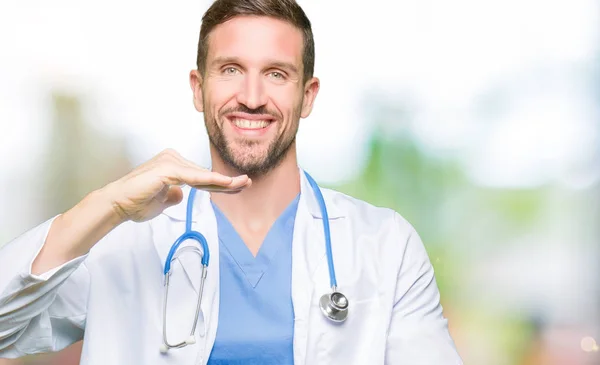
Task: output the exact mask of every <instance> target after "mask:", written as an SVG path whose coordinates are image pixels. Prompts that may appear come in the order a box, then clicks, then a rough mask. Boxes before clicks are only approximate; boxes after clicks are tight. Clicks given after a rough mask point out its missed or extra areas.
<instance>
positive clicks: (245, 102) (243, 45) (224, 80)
mask: <svg viewBox="0 0 600 365" xmlns="http://www.w3.org/2000/svg"><path fill="white" fill-rule="evenodd" d="M302 53H303V36H302V32H301V31H300V30H299V29H297V28H295V27H294V26H293V25H291V24H288V23H286V22H284V21H280V20H277V19H273V18H268V17H235V18H233V19H231V20H229V21H227V22H226V23H223V24H220V25H218V26H217V27H215V28H214V29H213V30H212V32H211V33H210V35H209V47H208V53H207V59H206V71H205V72H204V74H203V75H200V74H199V72H198V71H192V72H191V73H190V82H191V86H192V90H193V91H194V105H195V106H196V109H197V110H198V111H200V112H203V113H204V121H205V124H206V129H207V131H208V136H209V139H210V142H211V149H212V150H213V152H215V153H213V159H214V158H215V157H218V158H220V160H221V161H222V162H223V163H224V164H225V165H227V166H228V167H229V168H232V169H234V170H235V171H237V172H239V173H240V174H247V175H248V176H252V177H257V176H261V175H264V174H266V173H267V172H269V171H270V170H272V169H273V168H274V167H276V166H277V165H278V164H279V163H281V161H282V160H284V159H285V158H286V156H288V155H289V153H288V152H290V150H291V149H292V148H295V140H296V133H297V131H298V125H299V120H300V118H306V117H307V116H308V115H309V114H310V112H311V110H312V106H313V102H314V99H315V97H316V94H317V92H318V89H319V81H318V79H316V78H312V79H310V80H303V66H302ZM215 154H216V156H215ZM213 163H214V161H213Z"/></svg>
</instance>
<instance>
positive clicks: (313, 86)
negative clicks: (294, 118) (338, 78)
mask: <svg viewBox="0 0 600 365" xmlns="http://www.w3.org/2000/svg"><path fill="white" fill-rule="evenodd" d="M319 87H320V81H319V79H318V78H316V77H313V78H311V79H310V80H308V81H307V82H306V83H305V84H304V101H303V102H302V113H301V114H300V116H301V117H302V118H306V117H308V116H309V115H310V112H311V111H312V108H313V105H314V103H315V99H316V97H317V93H318V92H319Z"/></svg>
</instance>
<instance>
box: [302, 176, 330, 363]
mask: <svg viewBox="0 0 600 365" xmlns="http://www.w3.org/2000/svg"><path fill="white" fill-rule="evenodd" d="M300 176H301V194H300V197H301V198H300V204H298V211H297V213H296V222H295V225H294V236H293V237H294V239H293V242H292V302H293V306H294V317H295V318H294V364H306V363H307V352H308V350H309V349H308V346H309V342H308V331H309V327H310V326H309V323H310V317H311V316H312V315H314V314H315V313H314V312H315V310H314V308H311V303H314V302H316V301H317V300H318V299H317V298H315V296H320V295H322V294H324V293H325V292H326V289H327V288H329V276H328V275H327V273H328V271H327V267H326V266H327V260H326V251H325V238H324V237H325V236H324V231H323V217H322V214H321V210H320V207H319V205H318V202H317V200H316V198H315V195H314V192H313V190H312V188H311V186H310V185H309V183H308V180H307V179H306V177H305V175H304V171H302V169H301V170H300ZM323 195H324V198H325V204H326V206H327V210H328V213H329V220H330V222H331V221H332V220H336V219H338V218H341V217H342V214H341V212H340V211H339V210H338V209H337V208H336V207H335V206H334V204H333V203H332V202H331V201H329V199H328V197H327V195H326V192H325V191H323ZM331 234H332V240H333V239H334V238H333V237H335V231H334V226H331ZM323 265H324V266H325V267H324V268H323ZM323 273H324V274H323ZM317 276H318V277H317ZM315 286H317V287H318V288H315ZM315 289H318V290H315ZM321 291H322V293H321ZM319 293H321V294H319Z"/></svg>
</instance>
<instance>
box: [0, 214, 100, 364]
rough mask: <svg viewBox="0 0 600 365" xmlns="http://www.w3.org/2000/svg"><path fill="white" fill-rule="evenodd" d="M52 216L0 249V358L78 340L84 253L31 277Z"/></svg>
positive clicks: (86, 279) (83, 291)
mask: <svg viewBox="0 0 600 365" xmlns="http://www.w3.org/2000/svg"><path fill="white" fill-rule="evenodd" d="M55 218H56V217H54V218H52V219H50V220H48V221H46V222H44V223H42V224H40V225H39V226H37V227H35V228H33V229H31V230H29V231H27V232H25V233H24V234H22V235H21V236H19V237H17V238H16V239H14V240H13V241H11V242H9V243H7V244H6V245H4V246H3V247H1V248H0V358H16V357H22V356H24V355H28V354H35V353H42V352H52V351H58V350H61V349H63V348H65V347H66V346H68V345H70V344H72V343H74V342H76V341H78V340H80V339H82V338H83V330H84V327H85V318H86V307H87V296H88V291H89V274H88V272H87V269H86V267H85V264H84V259H85V258H86V257H87V255H84V256H81V257H77V258H75V259H73V260H71V261H69V262H67V263H65V264H63V265H61V266H59V267H56V268H54V269H52V270H50V271H48V272H46V273H44V274H42V275H39V276H38V275H32V273H31V265H32V263H33V260H34V259H35V257H36V256H37V254H38V253H39V251H40V250H41V248H42V246H43V244H44V242H45V240H46V237H47V234H48V231H49V230H50V226H51V224H52V222H53V221H54V219H55Z"/></svg>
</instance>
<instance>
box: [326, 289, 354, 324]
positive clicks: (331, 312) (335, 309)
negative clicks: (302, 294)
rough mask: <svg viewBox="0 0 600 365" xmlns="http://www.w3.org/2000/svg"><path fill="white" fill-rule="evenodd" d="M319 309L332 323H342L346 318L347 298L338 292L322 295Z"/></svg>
mask: <svg viewBox="0 0 600 365" xmlns="http://www.w3.org/2000/svg"><path fill="white" fill-rule="evenodd" d="M319 307H320V308H321V312H323V314H324V315H325V316H326V317H327V318H329V319H330V320H332V321H334V322H344V321H345V320H346V318H348V298H346V296H345V295H344V294H342V293H340V292H338V291H333V292H332V293H327V294H324V295H323V296H322V297H321V300H319Z"/></svg>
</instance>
